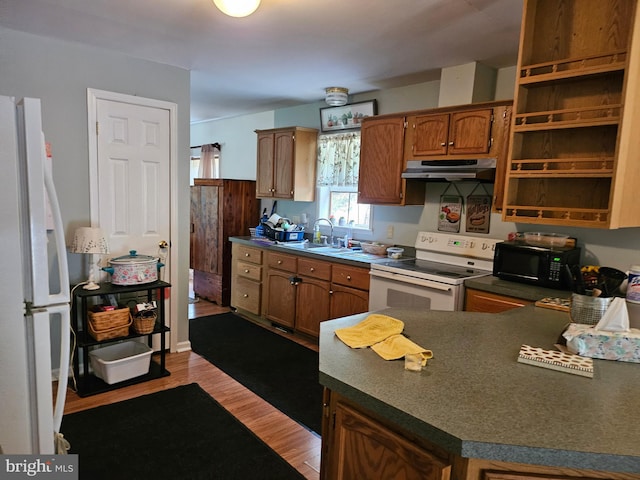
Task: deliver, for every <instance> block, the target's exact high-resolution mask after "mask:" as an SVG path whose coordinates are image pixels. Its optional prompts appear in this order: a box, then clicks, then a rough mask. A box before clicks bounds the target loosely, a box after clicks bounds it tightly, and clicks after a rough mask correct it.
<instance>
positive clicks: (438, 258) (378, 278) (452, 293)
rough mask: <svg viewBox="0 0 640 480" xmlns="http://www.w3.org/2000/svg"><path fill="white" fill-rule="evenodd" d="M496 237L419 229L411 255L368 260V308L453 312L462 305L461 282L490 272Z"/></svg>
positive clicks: (462, 306) (462, 286) (462, 284)
mask: <svg viewBox="0 0 640 480" xmlns="http://www.w3.org/2000/svg"><path fill="white" fill-rule="evenodd" d="M501 241H502V240H497V239H492V238H485V237H471V236H465V235H458V234H452V233H442V232H419V233H418V237H417V238H416V243H415V247H416V258H415V259H408V260H390V261H388V262H382V263H372V264H371V271H370V275H371V284H370V287H369V311H376V310H381V309H383V308H387V307H409V308H420V309H427V310H446V311H456V310H462V309H463V308H464V281H465V280H467V279H470V278H476V277H482V276H486V275H491V273H492V271H493V252H494V250H495V245H496V243H498V242H501Z"/></svg>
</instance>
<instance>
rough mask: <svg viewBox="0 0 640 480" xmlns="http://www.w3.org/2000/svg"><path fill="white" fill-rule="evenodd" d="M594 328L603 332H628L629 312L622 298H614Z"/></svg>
mask: <svg viewBox="0 0 640 480" xmlns="http://www.w3.org/2000/svg"><path fill="white" fill-rule="evenodd" d="M594 328H595V330H602V331H605V332H628V331H629V312H628V311H627V304H626V303H625V300H624V298H620V297H616V298H614V299H613V301H612V302H611V304H610V305H609V308H607V310H606V311H605V312H604V315H602V318H601V319H600V321H599V322H598V324H597V325H596V326H595V327H594Z"/></svg>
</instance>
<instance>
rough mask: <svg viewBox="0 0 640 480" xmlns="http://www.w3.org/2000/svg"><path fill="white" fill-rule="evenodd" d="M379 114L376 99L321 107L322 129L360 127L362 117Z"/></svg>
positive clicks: (333, 129) (324, 130)
mask: <svg viewBox="0 0 640 480" xmlns="http://www.w3.org/2000/svg"><path fill="white" fill-rule="evenodd" d="M377 114H378V104H377V102H376V101H375V100H369V101H366V102H359V103H351V104H349V105H343V106H341V107H326V108H321V109H320V130H321V131H322V132H323V133H327V132H335V131H341V130H354V129H357V128H360V125H361V123H362V119H363V118H366V117H372V116H374V115H377Z"/></svg>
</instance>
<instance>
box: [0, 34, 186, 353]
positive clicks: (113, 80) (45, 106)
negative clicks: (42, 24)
mask: <svg viewBox="0 0 640 480" xmlns="http://www.w3.org/2000/svg"><path fill="white" fill-rule="evenodd" d="M0 45H2V48H1V49H0V72H2V73H1V75H0V95H8V96H14V97H16V98H21V97H36V98H40V99H42V110H43V111H42V116H43V123H44V126H43V128H44V131H45V135H46V137H47V141H48V142H50V143H51V146H52V153H53V174H54V181H55V184H56V187H57V191H58V196H59V201H60V206H61V210H62V219H63V222H64V224H65V232H66V238H67V242H68V243H70V240H71V238H72V235H73V232H74V230H75V228H76V227H78V226H83V225H89V224H90V218H91V216H90V206H89V163H88V140H87V138H88V133H87V88H95V89H100V90H108V91H112V92H118V93H124V94H129V95H138V96H140V97H147V98H153V99H158V100H165V101H168V102H173V103H176V104H177V105H178V132H177V133H178V135H177V138H178V154H179V157H181V158H183V159H184V162H181V163H180V166H179V168H178V171H177V172H174V173H175V174H177V175H178V177H179V184H180V188H179V190H180V191H179V199H178V201H177V205H178V210H179V212H178V217H179V218H180V222H179V223H180V224H179V225H178V229H179V231H180V235H179V238H177V239H173V240H174V242H175V243H174V245H177V246H178V248H179V249H180V252H179V256H180V260H179V262H178V263H179V264H178V265H174V266H173V267H174V268H175V272H174V273H175V277H174V286H173V288H172V298H173V299H174V300H175V301H177V302H178V303H179V327H178V332H174V334H177V335H178V341H179V342H180V341H185V340H187V339H188V318H187V315H188V314H187V308H188V307H187V305H188V301H187V299H188V266H189V164H188V158H189V128H190V127H189V96H190V79H189V77H190V74H189V72H188V71H187V70H183V69H180V68H175V67H170V66H167V65H161V64H158V63H153V62H147V61H142V60H138V59H134V58H130V57H128V56H125V55H118V54H114V53H108V52H105V51H103V50H99V49H96V48H92V47H88V46H85V45H79V44H75V43H69V42H61V41H57V40H52V39H48V38H43V37H38V36H35V35H29V34H25V33H22V32H17V31H13V30H8V29H4V28H0ZM5 254H7V252H5ZM80 257H81V256H80V255H73V254H72V255H70V256H69V262H70V277H71V281H72V282H79V281H82V280H85V279H86V277H87V276H88V271H87V269H86V266H84V265H82V264H81V259H80ZM176 280H177V281H176Z"/></svg>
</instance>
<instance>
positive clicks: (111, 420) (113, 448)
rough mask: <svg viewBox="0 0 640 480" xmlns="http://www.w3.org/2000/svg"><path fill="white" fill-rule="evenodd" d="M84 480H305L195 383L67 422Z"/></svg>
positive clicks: (69, 418)
mask: <svg viewBox="0 0 640 480" xmlns="http://www.w3.org/2000/svg"><path fill="white" fill-rule="evenodd" d="M61 432H62V433H63V434H64V436H65V438H66V439H67V440H68V441H69V442H70V443H71V450H70V452H69V453H77V454H78V455H79V456H78V459H79V470H80V473H79V478H80V479H81V480H84V479H87V480H99V479H110V480H121V479H122V480H132V479H136V480H144V479H171V480H175V479H193V480H200V479H202V480H205V479H207V480H208V479H215V480H236V479H237V480H246V479H248V478H251V479H264V480H267V479H268V480H273V479H283V480H285V479H286V480H289V479H292V480H293V479H295V480H299V479H303V478H304V477H303V476H302V475H301V474H299V473H298V471H297V470H295V469H294V468H293V467H291V466H290V465H289V464H288V463H287V462H285V461H284V460H283V459H282V458H281V457H280V456H278V455H277V454H276V453H275V452H274V451H273V450H271V448H269V447H268V446H267V445H266V444H265V443H263V442H262V440H260V439H259V438H258V437H256V436H255V435H254V434H253V433H252V432H251V431H250V430H249V429H247V428H246V427H245V426H244V425H242V423H240V422H239V421H238V420H236V418H235V417H233V416H232V415H231V414H230V413H229V412H227V411H226V410H225V409H224V408H223V407H222V406H221V405H220V404H219V403H218V402H216V401H215V400H214V399H213V398H212V397H211V396H210V395H209V394H207V393H206V392H205V391H204V390H202V388H200V386H199V385H198V384H196V383H192V384H190V385H184V386H181V387H177V388H173V389H170V390H164V391H161V392H158V393H153V394H150V395H144V396H141V397H137V398H134V399H131V400H125V401H122V402H119V403H114V404H111V405H104V406H101V407H96V408H92V409H90V410H85V411H82V412H78V413H73V414H70V415H66V416H65V417H64V418H63V421H62V427H61Z"/></svg>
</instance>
